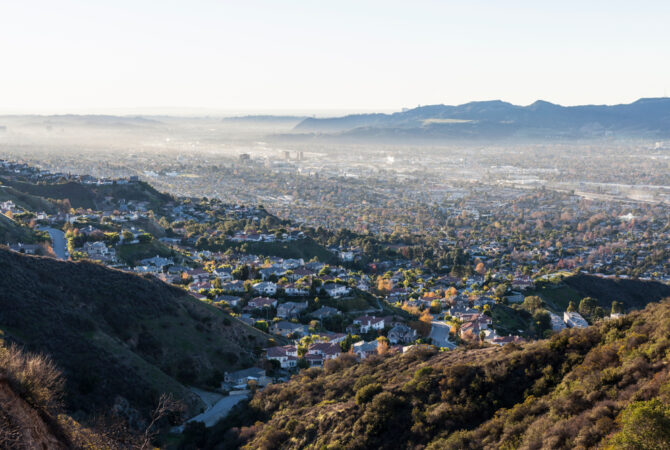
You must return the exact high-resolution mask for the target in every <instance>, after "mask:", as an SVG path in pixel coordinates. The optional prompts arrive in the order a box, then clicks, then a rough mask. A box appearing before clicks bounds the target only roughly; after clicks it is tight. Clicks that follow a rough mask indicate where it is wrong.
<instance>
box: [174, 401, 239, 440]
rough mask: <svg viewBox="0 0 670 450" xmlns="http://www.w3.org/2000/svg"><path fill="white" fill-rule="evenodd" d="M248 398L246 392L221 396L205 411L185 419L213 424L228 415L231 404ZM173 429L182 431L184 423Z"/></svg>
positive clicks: (209, 425) (208, 425)
mask: <svg viewBox="0 0 670 450" xmlns="http://www.w3.org/2000/svg"><path fill="white" fill-rule="evenodd" d="M248 398H249V395H248V394H241V395H229V396H227V397H223V398H222V399H221V400H219V401H218V402H216V404H215V405H214V406H212V407H211V408H209V409H208V410H207V411H205V412H204V413H202V414H198V415H197V416H195V417H192V418H190V419H189V420H187V421H186V423H188V422H204V424H205V426H207V427H211V426H213V425H214V424H215V423H216V422H218V421H219V420H221V419H223V418H224V417H226V416H227V415H228V413H229V412H230V410H231V409H233V406H235V405H237V404H238V403H239V402H241V401H242V400H246V399H248ZM173 431H177V432H182V431H184V425H180V426H178V427H175V428H174V429H173Z"/></svg>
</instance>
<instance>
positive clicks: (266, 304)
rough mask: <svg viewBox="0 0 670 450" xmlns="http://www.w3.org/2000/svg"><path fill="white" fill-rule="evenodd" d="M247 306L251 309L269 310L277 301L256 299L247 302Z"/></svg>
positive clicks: (274, 299)
mask: <svg viewBox="0 0 670 450" xmlns="http://www.w3.org/2000/svg"><path fill="white" fill-rule="evenodd" d="M247 306H248V307H249V308H253V309H260V308H271V307H274V306H277V299H276V298H267V297H256V298H252V299H251V300H249V303H247Z"/></svg>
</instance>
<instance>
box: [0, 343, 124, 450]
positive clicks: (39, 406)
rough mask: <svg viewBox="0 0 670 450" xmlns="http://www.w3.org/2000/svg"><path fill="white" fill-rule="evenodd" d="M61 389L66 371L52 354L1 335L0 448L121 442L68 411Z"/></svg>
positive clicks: (111, 445)
mask: <svg viewBox="0 0 670 450" xmlns="http://www.w3.org/2000/svg"><path fill="white" fill-rule="evenodd" d="M62 389H63V378H62V375H61V373H60V372H59V370H58V369H57V368H56V367H55V365H54V364H53V362H52V361H51V360H50V359H49V358H47V357H45V356H41V355H34V354H29V353H25V352H23V351H21V350H19V349H18V348H17V347H15V346H11V345H9V346H7V345H5V343H4V342H3V340H2V339H0V448H2V449H33V448H44V449H68V448H107V449H113V448H117V447H118V445H117V443H116V442H115V441H114V440H112V439H108V438H107V437H105V436H104V433H103V435H99V434H96V433H95V432H93V431H91V430H90V429H88V428H86V427H83V426H81V425H80V424H79V423H77V422H76V421H75V420H73V419H72V418H71V417H69V416H67V415H66V414H64V411H63V409H62V405H61V403H60V397H61V394H62ZM129 438H130V437H129Z"/></svg>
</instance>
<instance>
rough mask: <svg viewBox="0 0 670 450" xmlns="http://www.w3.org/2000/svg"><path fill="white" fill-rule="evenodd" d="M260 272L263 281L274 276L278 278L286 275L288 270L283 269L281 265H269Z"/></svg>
mask: <svg viewBox="0 0 670 450" xmlns="http://www.w3.org/2000/svg"><path fill="white" fill-rule="evenodd" d="M258 272H259V273H260V275H261V278H262V279H263V281H267V280H269V279H270V277H272V276H275V277H277V278H279V277H281V276H282V275H284V273H285V272H286V270H285V269H282V268H281V267H268V268H266V269H261V270H259V271H258Z"/></svg>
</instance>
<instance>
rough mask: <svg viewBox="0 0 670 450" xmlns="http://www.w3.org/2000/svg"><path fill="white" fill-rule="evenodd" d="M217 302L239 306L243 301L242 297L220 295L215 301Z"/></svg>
mask: <svg viewBox="0 0 670 450" xmlns="http://www.w3.org/2000/svg"><path fill="white" fill-rule="evenodd" d="M214 301H215V302H221V301H223V302H226V303H228V304H229V305H230V306H238V305H239V304H240V302H241V301H242V297H238V296H236V295H219V296H218V297H216V298H215V299H214Z"/></svg>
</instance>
